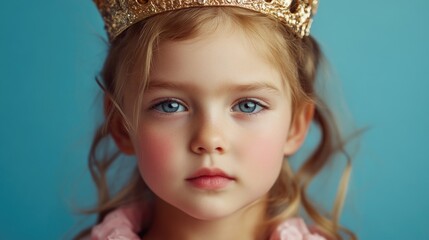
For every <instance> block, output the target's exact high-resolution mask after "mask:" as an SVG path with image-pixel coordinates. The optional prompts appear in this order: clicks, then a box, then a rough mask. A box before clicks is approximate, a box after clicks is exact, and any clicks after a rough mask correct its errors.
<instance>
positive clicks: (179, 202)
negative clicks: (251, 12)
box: [117, 30, 299, 220]
mask: <svg viewBox="0 0 429 240" xmlns="http://www.w3.org/2000/svg"><path fill="white" fill-rule="evenodd" d="M153 61H154V62H153V68H152V72H151V75H150V81H149V87H148V89H147V91H145V93H144V101H143V105H142V114H141V116H140V122H139V126H138V128H137V132H136V133H135V134H133V135H132V136H131V138H130V144H132V146H133V151H134V153H135V154H136V156H137V159H138V167H139V170H140V173H141V175H142V177H143V179H144V181H145V183H146V184H147V186H148V187H149V188H150V189H151V190H152V191H153V192H154V193H155V194H156V195H157V196H158V197H159V198H160V199H162V200H163V201H165V202H166V203H167V204H170V205H171V206H173V207H174V209H179V210H181V211H182V212H184V213H186V214H188V215H189V216H192V217H194V218H197V219H204V220H213V219H219V218H222V217H225V216H228V215H230V214H233V213H236V212H238V211H239V210H244V209H246V208H247V207H249V206H252V205H253V204H252V203H255V202H257V201H258V200H263V199H264V198H265V197H266V196H267V193H268V191H269V190H270V188H271V187H272V186H273V184H274V182H275V181H276V179H277V177H278V176H279V173H280V170H281V167H282V162H283V157H284V155H285V154H286V155H288V154H292V153H293V152H294V151H295V150H296V149H297V148H298V145H299V143H297V142H299V141H296V139H293V138H291V137H290V132H291V129H290V124H291V114H292V109H291V96H290V91H289V90H288V89H287V87H284V84H282V77H281V74H280V72H279V71H278V70H277V69H275V68H274V66H273V65H272V64H270V63H269V61H268V59H266V57H264V56H263V54H261V53H260V52H258V51H257V50H256V49H254V47H252V45H251V43H250V42H249V40H248V39H247V36H246V35H245V34H244V33H242V32H239V31H222V30H217V31H216V32H214V33H211V34H209V35H207V36H204V37H199V38H196V39H192V40H186V41H166V42H163V43H161V45H160V46H159V49H158V50H157V51H156V52H155V55H154V60H153ZM132 88H133V86H131V88H130V89H129V91H131V92H132V91H133V89H132ZM133 96H135V95H133V94H130V95H127V96H125V108H124V110H125V113H127V112H128V113H130V112H131V109H132V107H131V106H132V105H133V104H134V102H133V101H134V100H133V98H134V97H133ZM127 106H130V107H127ZM117 142H118V141H117Z"/></svg>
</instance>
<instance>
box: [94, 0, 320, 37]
mask: <svg viewBox="0 0 429 240" xmlns="http://www.w3.org/2000/svg"><path fill="white" fill-rule="evenodd" d="M94 2H95V4H96V5H97V7H98V9H99V11H100V13H101V15H102V16H103V19H104V23H105V26H106V30H107V33H108V35H109V38H110V40H111V41H112V40H113V39H115V38H116V37H117V36H118V35H119V34H121V33H122V32H123V31H124V30H125V29H127V28H128V27H130V26H131V25H133V24H134V23H136V22H139V21H141V20H143V19H145V18H148V17H151V16H153V15H155V14H159V13H163V12H168V11H174V10H178V9H185V8H194V7H240V8H245V9H249V10H252V11H256V12H260V13H263V14H266V15H268V16H270V17H273V18H275V19H277V20H279V21H281V22H283V23H285V24H286V25H287V26H288V27H290V28H291V29H292V30H293V31H295V33H296V34H297V35H298V36H299V37H304V36H307V35H309V34H310V27H311V22H312V16H313V15H314V14H315V12H316V10H317V6H318V2H319V1H318V0H94Z"/></svg>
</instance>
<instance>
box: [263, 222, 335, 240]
mask: <svg viewBox="0 0 429 240" xmlns="http://www.w3.org/2000/svg"><path fill="white" fill-rule="evenodd" d="M270 240H327V239H326V238H325V237H323V236H321V235H319V234H317V233H312V232H310V230H309V228H308V227H307V225H306V224H305V222H304V220H302V219H301V218H291V219H288V220H286V221H284V222H282V223H280V224H279V225H278V226H277V228H276V230H275V231H274V232H273V233H272V234H271V237H270Z"/></svg>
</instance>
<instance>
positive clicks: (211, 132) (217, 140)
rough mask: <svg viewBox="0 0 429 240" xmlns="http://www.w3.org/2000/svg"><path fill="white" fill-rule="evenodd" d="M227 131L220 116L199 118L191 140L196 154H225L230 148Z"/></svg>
mask: <svg viewBox="0 0 429 240" xmlns="http://www.w3.org/2000/svg"><path fill="white" fill-rule="evenodd" d="M225 132H226V129H225V124H224V123H223V122H222V120H220V119H219V118H217V119H213V118H211V119H210V118H207V119H203V118H200V119H197V120H196V121H195V123H194V133H193V136H192V139H191V142H190V148H191V151H192V152H194V153H196V154H214V153H217V154H224V153H225V152H226V151H227V150H228V148H229V146H228V142H227V138H226V136H225Z"/></svg>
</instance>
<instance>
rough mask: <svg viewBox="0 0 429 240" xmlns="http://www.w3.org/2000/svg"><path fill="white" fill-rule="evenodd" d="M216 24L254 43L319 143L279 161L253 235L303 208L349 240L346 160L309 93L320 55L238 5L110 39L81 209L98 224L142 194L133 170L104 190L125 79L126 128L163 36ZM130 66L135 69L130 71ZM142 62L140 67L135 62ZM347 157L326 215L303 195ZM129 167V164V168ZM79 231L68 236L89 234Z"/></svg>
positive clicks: (322, 227) (307, 42) (329, 118)
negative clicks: (90, 191) (309, 116)
mask: <svg viewBox="0 0 429 240" xmlns="http://www.w3.org/2000/svg"><path fill="white" fill-rule="evenodd" d="M223 23H228V24H230V25H233V26H236V27H239V28H240V29H242V30H243V31H245V32H246V33H247V34H248V36H249V38H250V40H251V41H253V42H254V43H255V44H254V45H255V46H256V47H257V48H259V50H261V51H262V53H263V54H266V55H267V56H268V57H269V58H270V59H272V62H273V64H275V65H277V66H278V67H279V69H281V71H282V72H283V78H284V79H287V81H288V83H287V84H288V86H289V87H290V88H291V92H292V100H293V103H292V104H293V109H294V111H299V109H300V106H302V104H303V103H308V102H312V103H314V104H315V113H314V118H313V122H314V125H315V126H317V127H318V128H319V130H320V136H321V137H320V141H319V143H318V144H317V146H316V148H315V149H314V151H313V152H312V154H310V155H309V157H308V159H306V160H305V161H304V162H303V164H302V166H301V167H300V168H299V169H298V170H297V171H292V169H291V168H290V167H289V164H288V161H287V159H286V158H285V161H284V164H283V165H284V166H283V169H282V173H281V175H280V177H279V178H278V180H277V182H276V183H275V185H274V186H273V187H272V189H271V191H270V198H269V203H268V206H269V207H268V212H267V221H266V223H267V224H266V225H265V226H262V227H261V231H260V232H261V239H265V238H267V236H269V235H268V234H269V232H271V231H272V230H273V228H274V227H275V226H276V225H277V224H278V223H280V222H281V221H284V220H285V219H287V218H290V217H294V216H296V215H298V211H302V210H303V211H304V212H305V214H306V215H307V216H308V217H309V218H310V219H311V220H312V222H313V224H314V225H315V226H316V227H317V229H318V231H320V232H321V233H322V234H323V235H325V236H326V237H327V238H328V239H357V238H356V236H355V235H354V233H353V232H351V231H350V230H348V229H346V228H344V227H342V226H341V225H340V223H339V219H340V213H341V209H342V206H343V203H344V201H345V196H346V191H347V185H348V181H349V177H350V171H351V163H350V158H349V157H348V155H347V153H346V152H345V143H344V142H343V140H342V137H341V135H340V131H339V129H338V126H337V125H336V124H335V120H334V116H333V114H332V112H331V111H330V110H329V108H328V107H327V106H326V105H325V104H324V103H323V101H322V99H320V98H319V96H318V95H317V93H316V91H315V81H316V76H317V72H318V69H319V66H320V64H321V61H322V58H323V56H322V53H321V50H320V48H319V45H318V44H317V42H316V41H315V40H314V39H313V38H312V37H311V36H308V37H303V38H299V37H297V36H296V35H295V34H293V33H292V32H291V31H290V30H289V29H288V28H287V27H285V26H283V25H282V24H280V23H278V22H276V21H273V20H272V19H269V18H267V17H266V16H264V15H262V14H260V13H255V12H252V11H249V10H244V9H239V8H228V7H225V8H221V7H219V8H218V7H212V8H206V9H186V10H178V11H173V12H169V13H164V14H160V15H157V16H154V17H151V18H148V19H146V20H144V21H142V22H139V23H136V24H135V25H133V26H131V27H130V28H129V29H128V30H127V31H125V32H124V33H122V34H121V35H120V36H119V37H118V38H116V39H115V40H114V41H113V42H112V43H111V46H110V48H109V52H108V56H107V58H106V60H105V63H104V67H103V69H102V71H101V79H100V80H101V82H99V84H100V86H101V87H102V89H103V90H104V93H105V102H106V104H105V106H106V105H108V104H113V107H111V108H105V109H106V111H105V118H104V122H103V123H102V124H101V126H100V127H99V128H98V129H97V131H96V133H95V135H94V138H93V142H92V146H91V150H90V153H89V162H88V165H89V169H90V172H91V175H92V178H93V180H94V182H95V184H96V187H97V192H98V202H97V203H96V206H95V207H94V208H93V209H90V210H87V211H85V213H89V214H94V213H96V214H98V221H101V220H102V219H103V218H104V216H105V215H106V214H107V213H109V212H110V211H112V210H113V209H115V208H118V207H120V206H122V205H123V204H125V203H129V202H132V201H137V200H140V199H142V198H143V197H144V196H143V195H144V193H143V192H144V191H143V189H145V188H146V187H145V184H144V182H143V180H142V178H141V177H140V175H139V172H138V170H137V168H136V169H134V170H132V171H133V174H132V176H131V177H130V178H129V179H128V180H127V181H126V183H125V184H124V185H123V186H122V188H120V189H119V190H112V179H109V177H108V172H109V171H110V170H111V169H112V166H113V165H114V163H115V162H118V161H117V160H118V159H120V155H121V153H120V151H119V150H117V149H116V150H114V151H112V147H110V146H109V143H111V134H110V131H109V129H110V124H111V122H112V121H111V119H112V118H114V117H121V118H123V116H124V114H123V113H122V111H121V99H122V98H123V95H124V94H125V93H124V89H125V88H126V84H127V82H128V81H136V79H137V78H138V81H139V92H140V93H141V94H140V95H139V96H137V100H136V103H135V106H134V108H133V109H134V112H133V116H135V117H133V119H125V118H124V119H123V120H124V126H123V128H124V132H127V131H133V130H134V126H136V125H137V123H138V117H137V116H139V114H140V112H139V111H140V107H139V106H140V104H141V102H142V96H143V94H144V90H145V87H146V84H147V81H148V75H149V72H150V69H151V61H152V55H153V51H155V50H156V47H157V45H158V44H159V43H160V42H161V41H164V40H178V41H180V40H184V39H191V38H193V37H197V36H198V35H199V34H204V33H207V32H210V31H212V30H214V29H216V28H217V27H223V26H224V24H223ZM136 64H138V65H139V66H140V67H139V68H137V67H136ZM141 66H143V67H141ZM338 152H340V153H343V154H345V156H346V157H347V165H346V168H345V170H344V172H343V175H342V178H341V180H340V184H339V186H340V187H339V189H338V191H337V197H336V200H335V203H334V207H333V209H332V212H331V213H330V214H324V213H322V211H321V210H320V209H318V208H317V207H316V206H315V204H314V203H313V202H312V201H311V200H310V198H309V196H308V188H309V185H310V183H311V182H312V180H313V179H314V177H315V176H317V175H318V174H319V173H320V172H321V170H322V169H323V168H324V167H325V166H326V165H327V164H328V163H329V162H330V161H332V160H333V156H334V155H335V154H336V153H338ZM134 167H135V166H134ZM89 231H90V230H85V231H83V232H81V233H80V234H79V235H78V236H76V239H80V238H82V237H83V236H86V235H88V234H89Z"/></svg>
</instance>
